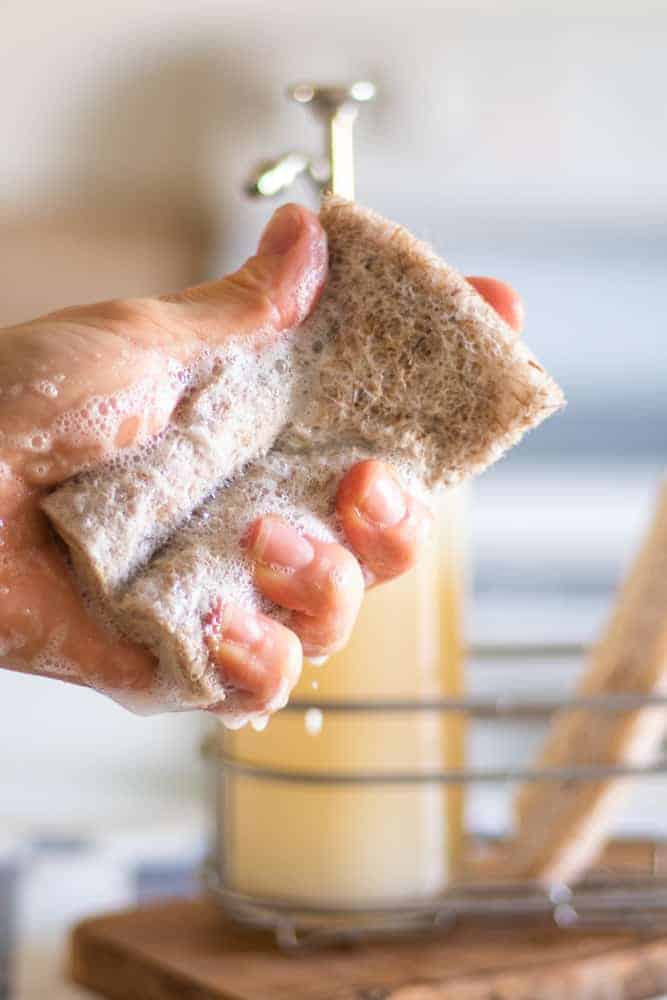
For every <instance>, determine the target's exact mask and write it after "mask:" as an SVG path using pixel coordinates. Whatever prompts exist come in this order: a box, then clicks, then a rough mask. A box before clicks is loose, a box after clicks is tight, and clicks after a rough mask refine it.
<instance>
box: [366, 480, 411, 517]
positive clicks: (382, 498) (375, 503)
mask: <svg viewBox="0 0 667 1000" xmlns="http://www.w3.org/2000/svg"><path fill="white" fill-rule="evenodd" d="M359 510H360V511H361V513H362V514H363V516H364V517H365V518H366V519H367V520H368V521H372V522H373V523H374V524H377V525H380V526H381V527H383V528H391V527H393V525H395V524H398V523H399V521H402V520H403V518H404V517H405V514H406V511H407V505H406V502H405V498H404V496H403V490H402V489H401V488H400V486H399V485H398V483H396V482H395V481H394V480H393V479H390V478H389V476H380V477H379V478H377V479H374V480H373V482H372V483H371V486H370V489H369V490H368V492H367V493H366V494H365V495H364V496H363V497H362V499H361V502H360V504H359Z"/></svg>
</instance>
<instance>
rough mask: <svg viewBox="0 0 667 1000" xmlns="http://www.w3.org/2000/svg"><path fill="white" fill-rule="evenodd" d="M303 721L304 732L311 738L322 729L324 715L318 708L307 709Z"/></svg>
mask: <svg viewBox="0 0 667 1000" xmlns="http://www.w3.org/2000/svg"><path fill="white" fill-rule="evenodd" d="M303 721H304V725H305V727H306V732H307V733H309V734H310V735H311V736H317V734H318V733H319V732H320V731H321V729H322V725H323V723H324V715H323V713H322V712H321V711H320V709H319V708H309V709H308V711H307V712H306V714H305V716H304V718H303Z"/></svg>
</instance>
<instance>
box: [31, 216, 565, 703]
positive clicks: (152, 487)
mask: <svg viewBox="0 0 667 1000" xmlns="http://www.w3.org/2000/svg"><path fill="white" fill-rule="evenodd" d="M321 221H322V225H323V226H324V229H325V230H326V233H327V237H328V244H329V261H330V270H329V276H328V281H327V285H326V288H325V290H324V293H323V295H322V298H321V299H320V302H319V304H318V306H317V308H316V310H315V311H314V313H313V314H312V315H311V316H310V317H309V318H308V319H307V320H306V321H305V322H304V323H302V324H301V325H300V326H299V327H297V328H295V329H294V330H292V331H289V332H288V333H287V334H285V335H284V336H283V337H282V338H281V339H280V340H279V342H278V343H277V344H274V345H273V346H272V347H270V348H268V349H265V350H260V351H259V353H254V354H253V352H252V351H251V350H249V349H248V348H247V347H244V346H242V345H239V344H232V345H230V347H229V348H228V356H222V357H221V358H219V359H218V362H217V365H216V366H214V370H213V371H212V372H211V375H210V379H209V382H208V383H207V384H206V385H205V386H203V387H202V388H201V389H200V390H199V395H195V397H194V399H193V401H192V404H191V405H186V406H185V407H184V408H183V409H182V410H181V412H179V414H178V415H177V418H176V421H175V422H174V425H173V427H171V428H170V429H169V430H168V431H167V433H166V435H164V436H163V437H162V438H161V439H160V440H159V441H158V442H157V443H156V444H155V446H154V448H153V450H152V451H150V452H149V453H146V451H145V450H144V451H143V452H141V453H140V454H139V455H138V456H136V457H135V458H134V459H133V461H131V462H130V463H129V464H128V463H127V462H125V464H124V465H123V466H122V468H121V469H118V468H114V467H107V468H102V469H99V470H96V471H93V472H92V473H86V474H84V475H82V476H79V477H78V478H77V479H75V480H73V481H72V482H70V483H68V484H65V485H64V486H63V487H61V488H60V489H59V490H57V491H56V492H55V493H54V494H52V495H51V496H50V497H49V498H47V500H46V501H45V503H44V509H45V510H46V512H47V513H48V514H49V516H50V517H51V519H52V521H53V524H54V526H55V527H56V529H57V530H58V531H59V532H60V533H61V535H62V537H63V538H64V540H65V541H66V542H67V544H68V545H69V547H70V550H71V551H72V556H73V559H74V562H75V565H76V567H77V569H78V571H79V573H80V575H81V577H82V579H83V580H84V581H85V582H87V584H88V586H89V587H92V588H93V589H95V590H96V591H97V592H98V594H101V595H102V597H103V599H104V600H105V601H106V602H108V603H109V604H110V605H111V606H112V610H113V613H114V616H115V619H116V620H117V622H118V623H119V625H120V627H121V628H122V629H123V631H124V632H125V633H126V634H128V635H130V636H132V637H134V638H136V639H138V640H139V641H141V642H144V643H147V644H148V645H149V646H150V648H151V649H152V650H153V651H154V652H155V653H156V655H157V656H158V658H159V660H160V664H161V667H162V670H163V672H164V676H165V677H167V678H170V679H171V681H172V682H173V681H176V682H177V683H178V686H179V688H180V690H179V698H180V699H181V700H182V698H183V697H184V696H185V697H186V700H189V701H190V703H191V704H193V705H205V704H210V703H211V702H213V701H216V700H221V699H224V697H225V696H226V693H227V690H226V688H225V685H224V682H221V681H220V680H219V679H218V678H217V676H216V674H215V672H214V671H213V669H212V667H211V665H210V664H209V662H208V657H207V653H206V644H205V642H204V634H203V626H202V621H203V619H205V617H206V615H207V614H208V612H209V611H210V609H211V607H212V605H213V604H214V603H215V602H218V601H220V600H222V601H223V602H226V601H230V602H234V603H237V604H240V605H242V606H245V607H254V608H262V609H263V610H265V611H269V612H270V613H274V614H276V615H278V614H279V611H278V609H276V608H272V607H269V606H268V605H266V603H265V602H264V601H263V600H262V599H261V598H260V596H259V595H258V594H257V592H256V591H255V590H254V587H253V585H252V576H251V567H250V566H249V564H248V563H247V562H246V560H245V559H244V557H243V553H242V549H241V547H240V544H239V543H240V540H241V538H242V535H243V533H244V531H245V529H246V528H247V525H248V524H249V523H250V521H251V520H252V519H253V518H255V517H257V516H259V515H261V514H264V513H268V512H273V513H278V514H282V515H283V516H285V517H286V518H287V519H288V520H290V521H291V522H292V523H293V524H295V525H296V526H297V527H299V528H300V529H302V530H304V531H308V532H310V533H313V534H315V535H317V536H319V537H321V538H327V539H333V538H339V530H338V527H337V525H336V523H335V518H334V505H335V492H336V487H337V484H338V482H339V481H340V477H341V475H342V474H343V472H344V471H345V470H346V469H347V468H349V466H350V465H351V464H352V463H354V462H355V461H357V460H360V459H362V458H368V457H379V458H383V459H385V460H387V461H390V462H392V463H394V465H395V466H396V467H397V469H398V471H399V473H400V474H402V476H403V479H404V481H405V483H406V485H407V486H408V487H409V488H412V489H414V490H416V491H422V492H428V491H430V490H433V489H436V488H442V487H447V486H452V485H454V484H456V483H458V482H460V481H461V480H463V479H466V478H468V477H469V476H471V475H474V474H475V473H478V472H480V471H481V470H483V469H484V468H486V467H487V466H488V465H489V464H490V463H491V462H493V461H495V460H496V459H497V458H499V457H500V456H501V455H502V454H503V452H504V451H506V450H507V449H508V448H509V447H510V446H512V445H513V444H515V443H516V442H517V441H518V440H519V439H520V438H521V436H522V435H523V434H524V433H525V431H527V430H528V429H529V428H531V427H534V426H536V425H537V424H539V423H540V422H541V421H542V420H543V419H544V418H545V417H547V416H548V415H549V414H551V413H553V412H554V411H555V410H557V409H558V408H559V407H560V406H561V405H562V402H563V397H562V393H561V391H560V389H559V388H558V386H557V385H556V384H555V382H554V381H553V379H551V377H550V376H549V375H548V374H547V373H546V372H545V371H544V369H543V368H542V366H541V365H540V364H539V362H538V361H537V360H536V359H535V357H534V356H533V354H532V353H531V352H530V351H529V349H528V348H527V347H526V346H525V344H524V343H522V341H521V340H520V339H519V338H518V336H517V334H516V333H515V332H514V331H513V330H511V329H510V327H508V326H507V324H505V323H504V322H503V320H502V319H501V318H500V317H499V316H498V315H497V314H496V312H495V311H494V310H493V309H492V308H491V307H490V306H489V305H488V304H487V303H486V302H485V301H484V299H483V298H482V297H481V296H480V295H479V294H478V293H477V292H476V291H475V289H474V288H473V287H472V286H471V285H470V284H469V283H468V282H467V281H466V280H465V279H464V278H463V277H462V276H461V275H460V274H459V273H458V272H457V271H455V270H454V269H452V268H450V267H449V266H448V265H447V264H445V263H444V262H443V261H441V260H440V259H439V258H438V257H437V256H436V255H435V254H434V253H433V251H432V250H431V249H430V248H429V247H427V246H426V245H424V244H423V243H421V242H419V241H418V240H417V239H415V238H414V237H413V236H412V235H410V233H408V232H407V230H405V229H403V228H402V227H400V226H398V225H396V224H395V223H391V222H389V221H387V220H386V219H383V218H382V217H381V216H379V215H377V214H376V213H374V212H371V211H369V210H368V209H365V208H362V207H361V206H359V205H357V204H355V203H352V202H348V201H345V200H343V199H340V198H337V197H329V198H327V199H325V201H324V202H323V205H322V209H321ZM251 355H252V356H251ZM235 367H236V371H237V372H238V373H240V377H239V375H237V377H236V378H234V377H232V376H233V371H234V369H235ZM230 371H231V372H232V376H230V374H229V373H230ZM236 387H239V388H240V392H239V395H238V398H237V397H236V395H235V393H236ZM210 399H213V400H214V401H216V402H214V404H213V405H212V406H209V402H208V401H209V400H210ZM202 400H203V402H202ZM218 401H219V402H218ZM198 407H199V409H202V407H203V410H204V412H205V414H206V417H205V419H203V420H201V419H199V417H198V412H199V411H198ZM216 407H217V408H216ZM251 459H253V461H252V462H250V460H251ZM246 463H250V464H246ZM242 466H243V470H242V472H240V470H241V467H242ZM239 473H240V474H239ZM193 511H194V513H193ZM165 539H168V541H167V543H166V545H165V544H164V542H165ZM160 547H161V548H160ZM158 548H160V551H159V552H157V554H155V553H156V551H157V550H158Z"/></svg>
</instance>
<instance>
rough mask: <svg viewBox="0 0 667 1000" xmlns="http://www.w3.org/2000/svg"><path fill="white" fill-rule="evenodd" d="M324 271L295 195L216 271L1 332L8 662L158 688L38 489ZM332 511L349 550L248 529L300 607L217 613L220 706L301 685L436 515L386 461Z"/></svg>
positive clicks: (266, 525)
mask: <svg viewBox="0 0 667 1000" xmlns="http://www.w3.org/2000/svg"><path fill="white" fill-rule="evenodd" d="M325 276H326V247H325V237H324V233H323V231H322V229H321V227H320V225H319V222H318V220H317V217H316V216H315V215H313V214H312V213H310V212H308V211H306V210H305V209H302V208H299V207H297V206H285V207H284V208H282V209H280V210H279V211H278V212H277V213H276V214H275V216H274V217H273V219H272V220H271V222H270V224H269V226H268V227H267V230H266V231H265V233H264V236H263V237H262V240H261V242H260V246H259V251H258V254H257V256H255V257H253V258H251V259H250V260H249V261H248V262H247V263H246V264H245V265H244V267H243V268H241V269H240V270H239V271H238V272H236V273H235V274H233V275H230V276H228V277H226V278H224V279H222V280H220V281H216V282H211V283H208V284H204V285H199V286H196V287H195V288H191V289H188V290H186V291H184V292H181V293H179V294H177V295H169V296H164V297H161V298H144V299H131V300H116V301H113V302H105V303H99V304H96V305H91V306H82V307H76V308H72V309H65V310H62V311H60V312H57V313H53V314H51V315H49V316H45V317H42V318H39V319H37V320H34V321H32V322H29V323H25V324H22V325H20V326H16V327H10V328H8V329H5V330H3V331H0V664H1V665H2V666H6V667H7V668H9V669H15V670H20V671H24V672H29V673H36V674H42V675H46V676H54V677H60V678H61V679H63V680H66V681H69V682H71V683H77V684H83V685H87V686H90V687H93V688H96V689H98V690H101V691H104V692H106V693H108V694H110V695H111V696H112V697H113V696H116V697H119V698H120V699H121V700H123V701H126V700H128V696H129V698H130V699H131V697H132V696H133V695H135V694H136V695H137V696H141V695H143V694H145V693H146V692H150V690H151V688H152V687H153V685H154V682H155V676H156V662H155V660H154V659H153V657H152V656H151V655H150V654H149V653H148V652H147V651H146V650H145V649H143V648H142V647H140V646H138V645H136V644H133V643H131V642H129V641H127V640H125V639H122V638H120V637H119V636H117V635H115V634H113V633H111V632H110V630H109V629H108V627H106V626H105V625H104V624H102V623H101V622H99V621H98V620H97V619H96V618H95V617H94V616H93V615H92V614H91V613H90V612H89V610H88V607H87V605H86V602H85V600H84V599H83V597H82V595H81V593H80V591H79V589H78V587H77V584H76V582H75V580H74V578H73V576H72V574H71V572H70V570H69V568H68V564H67V560H66V557H65V555H64V553H63V550H62V548H61V547H60V544H59V543H58V542H57V541H56V539H55V538H54V536H53V534H52V533H51V531H50V529H49V526H48V523H47V521H46V518H45V517H44V515H43V514H42V513H41V511H40V508H39V502H40V499H41V497H42V496H43V495H44V493H45V492H46V491H47V490H48V489H50V488H52V487H54V486H55V485H57V484H58V483H60V482H62V481H63V480H65V479H67V478H69V477H71V476H73V475H75V474H76V473H77V472H79V471H80V470H81V469H83V468H86V467H88V466H90V465H94V464H97V463H99V462H101V461H103V460H106V459H108V458H109V457H110V456H112V455H113V454H114V453H115V452H117V451H118V450H120V449H125V448H129V447H132V446H133V445H136V444H138V443H140V442H141V441H143V440H145V439H146V438H148V437H150V436H152V435H155V434H157V433H159V432H160V431H161V430H162V429H163V428H164V427H165V426H166V425H167V423H168V422H169V419H170V417H171V414H172V412H173V410H174V407H175V406H176V404H177V403H178V400H179V395H180V393H181V392H182V388H183V387H182V382H181V381H179V377H178V375H179V372H181V371H182V370H183V369H184V368H185V367H186V366H188V365H190V364H192V363H193V361H194V360H195V359H196V357H197V356H198V355H199V354H201V352H202V351H203V350H205V349H207V348H215V347H216V346H219V345H220V344H221V343H224V341H225V340H227V339H229V338H231V337H234V336H243V337H246V338H252V339H253V340H256V341H257V342H258V344H260V345H261V341H262V338H267V337H275V336H277V335H279V334H280V332H281V331H282V330H284V329H287V328H289V327H290V326H292V325H294V324H295V323H296V322H299V321H300V320H301V319H302V318H303V317H304V315H305V314H306V313H307V312H308V311H309V310H310V309H311V308H312V307H313V305H314V303H315V301H316V299H317V296H318V294H319V292H320V290H321V287H322V284H323V282H324V279H325ZM470 280H471V282H472V283H473V284H474V285H475V286H476V287H477V289H478V290H479V291H480V293H481V294H482V295H484V297H485V298H486V299H487V300H488V301H489V302H490V304H491V305H492V306H494V307H495V308H496V309H497V311H498V312H499V313H500V314H501V315H502V316H503V318H505V319H506V320H507V321H508V322H509V323H510V324H511V325H512V326H514V327H515V328H517V329H518V328H519V327H520V325H521V321H522V308H521V303H520V300H519V299H518V296H517V295H516V293H514V292H513V291H512V289H510V288H509V287H508V286H507V285H503V284H502V283H500V282H497V281H495V280H493V279H489V278H472V279H470ZM119 399H122V400H123V405H122V406H120V405H118V400H119ZM338 513H339V515H340V518H341V523H342V525H343V528H344V531H345V534H346V539H347V541H348V543H349V545H350V549H351V551H349V550H348V549H346V548H344V547H342V546H341V545H337V544H333V543H324V542H320V541H317V540H314V539H312V538H306V537H304V536H302V535H300V534H299V533H298V532H297V531H296V530H295V529H293V528H292V527H290V526H289V525H288V524H287V523H286V522H284V521H282V520H281V519H280V518H278V517H266V518H262V519H261V520H260V521H258V522H257V523H256V524H254V525H249V532H248V538H247V555H248V556H249V557H250V558H251V559H252V560H253V561H254V563H255V582H256V584H257V587H258V589H259V590H260V591H261V592H262V593H263V594H265V596H267V597H269V598H270V599H271V600H273V601H275V602H276V603H277V604H279V605H282V606H283V607H285V608H288V609H290V611H291V616H290V618H289V620H288V624H289V627H287V625H285V624H280V623H278V622H276V621H274V620H273V619H271V618H268V617H266V616H262V615H252V614H249V613H247V612H244V611H242V610H241V609H240V608H225V609H224V613H223V614H221V615H220V616H219V618H218V620H217V623H216V627H215V629H214V630H213V632H212V634H211V635H210V638H209V653H210V656H211V659H212V662H213V663H214V665H215V666H216V668H217V669H218V670H219V671H220V672H221V674H222V676H223V678H224V681H225V682H226V683H227V684H229V685H232V686H233V687H234V689H235V694H234V695H233V696H232V698H230V699H229V700H228V702H225V703H224V706H217V707H216V706H211V708H212V709H213V710H216V708H217V709H218V710H222V711H223V712H224V711H225V710H226V709H227V708H230V709H233V710H235V711H238V710H239V709H240V710H244V711H261V710H262V708H264V707H265V706H266V705H267V703H269V702H270V701H271V699H272V698H273V697H274V695H275V694H276V692H277V691H278V690H279V689H280V688H281V687H282V686H283V684H282V680H283V678H285V679H286V680H287V682H288V685H289V687H290V688H291V687H292V686H293V685H294V683H296V680H297V678H298V675H299V671H300V668H301V658H302V654H303V653H304V652H305V653H306V654H307V655H311V656H323V655H327V654H329V653H330V652H333V651H335V650H336V649H339V648H340V647H341V646H342V645H343V644H344V643H345V641H346V640H347V638H348V636H349V634H350V631H351V629H352V626H353V624H354V621H355V619H356V616H357V613H358V610H359V606H360V604H361V600H362V597H363V591H364V588H365V587H366V586H368V585H371V584H374V583H379V582H382V581H384V580H389V579H391V578H393V577H395V576H397V575H399V574H400V573H403V572H405V571H406V570H407V569H409V568H410V567H411V566H412V565H413V564H414V562H415V559H416V558H417V553H418V550H419V547H420V545H421V544H422V543H423V540H424V538H425V537H426V536H427V534H428V528H429V524H430V519H431V517H430V513H429V511H428V510H427V509H426V508H425V507H424V505H423V504H422V503H421V502H420V501H419V500H417V499H416V498H415V497H413V496H411V495H410V494H409V493H407V492H406V491H405V489H404V488H403V487H402V486H401V483H400V481H399V479H398V477H397V476H396V475H395V474H394V473H393V471H392V470H391V468H389V467H388V466H386V465H384V464H383V463H381V462H378V461H371V462H363V463H360V464H359V465H357V466H355V467H354V468H352V469H351V470H350V471H349V472H348V473H347V474H346V476H345V477H344V478H343V481H342V483H341V485H340V489H339V492H338ZM352 553H354V554H352ZM278 566H279V567H282V568H283V569H282V571H281V572H276V567H278ZM362 567H363V569H362ZM285 570H286V571H287V572H285Z"/></svg>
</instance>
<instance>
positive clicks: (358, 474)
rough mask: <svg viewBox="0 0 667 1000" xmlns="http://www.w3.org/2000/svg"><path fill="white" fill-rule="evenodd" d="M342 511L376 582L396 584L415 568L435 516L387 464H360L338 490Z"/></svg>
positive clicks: (352, 539)
mask: <svg viewBox="0 0 667 1000" xmlns="http://www.w3.org/2000/svg"><path fill="white" fill-rule="evenodd" d="M336 509H337V511H338V515H339V517H340V519H341V522H342V525H343V530H344V531H345V536H346V538H347V540H348V541H349V543H350V545H351V546H352V549H353V551H354V552H355V554H356V555H357V557H358V558H359V559H360V561H361V562H362V563H363V565H364V568H365V569H366V571H367V573H368V574H369V576H370V581H371V582H378V583H379V582H381V581H383V580H391V579H392V578H393V577H396V576H400V575H401V574H402V573H405V572H406V571H407V570H409V569H411V568H412V566H414V564H415V562H416V560H417V558H418V554H419V549H420V547H421V545H422V544H423V543H424V541H425V540H426V538H427V537H428V535H429V532H430V528H431V524H432V521H433V515H432V514H431V512H430V511H429V509H428V508H427V507H426V505H425V504H423V503H422V502H421V501H420V500H418V499H417V498H416V497H414V496H412V494H411V493H410V492H409V491H408V490H406V489H405V488H404V487H403V486H402V484H401V483H400V481H399V479H398V478H397V476H396V475H395V474H394V472H393V471H392V470H391V469H390V468H389V466H387V465H385V464H384V463H383V462H378V461H376V460H369V461H366V462H359V463H358V464H357V465H355V466H354V467H353V468H352V469H350V471H349V472H348V473H346V475H345V476H344V477H343V480H342V482H341V484H340V486H339V488H338V495H337V498H336Z"/></svg>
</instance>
